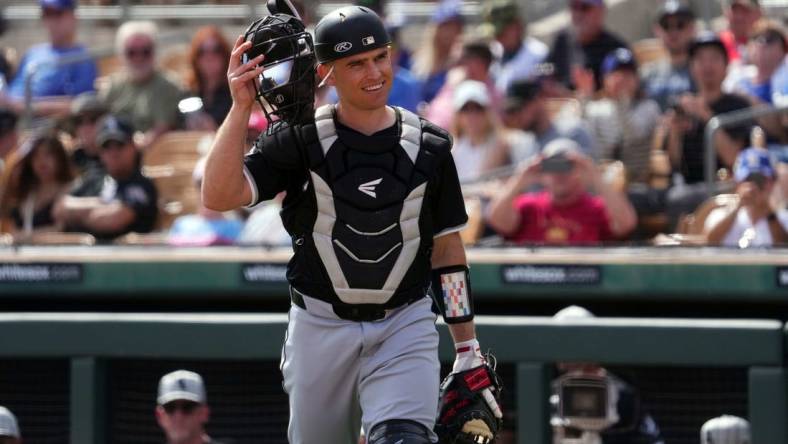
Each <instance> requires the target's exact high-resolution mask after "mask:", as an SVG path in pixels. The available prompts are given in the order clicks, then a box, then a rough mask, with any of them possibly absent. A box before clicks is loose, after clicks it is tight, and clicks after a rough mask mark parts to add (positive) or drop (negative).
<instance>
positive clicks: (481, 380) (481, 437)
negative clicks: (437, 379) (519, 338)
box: [435, 356, 503, 444]
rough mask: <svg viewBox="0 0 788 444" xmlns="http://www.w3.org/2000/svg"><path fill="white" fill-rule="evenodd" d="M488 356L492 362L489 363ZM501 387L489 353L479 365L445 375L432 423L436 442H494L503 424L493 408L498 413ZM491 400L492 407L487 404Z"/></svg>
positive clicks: (482, 443)
mask: <svg viewBox="0 0 788 444" xmlns="http://www.w3.org/2000/svg"><path fill="white" fill-rule="evenodd" d="M491 359H492V362H493V365H490V364H489V361H490V360H491ZM501 389H502V386H501V381H500V379H499V378H498V375H497V374H496V373H495V358H492V357H491V356H488V359H487V362H485V363H484V365H482V366H480V367H476V368H472V369H470V370H465V371H461V372H457V373H451V374H450V375H449V376H447V377H446V379H444V380H443V382H442V383H441V388H440V402H439V404H438V419H437V421H436V423H435V433H437V435H438V438H439V441H438V442H439V443H440V444H488V443H491V442H493V441H495V438H496V437H497V436H498V431H499V430H500V429H501V426H502V424H503V421H502V420H501V418H500V417H496V414H495V411H494V410H493V408H496V409H498V415H499V416H500V407H499V406H500V396H501ZM485 392H487V393H485ZM490 398H492V399H490ZM491 403H492V404H493V405H494V406H495V407H491V405H490V404H491Z"/></svg>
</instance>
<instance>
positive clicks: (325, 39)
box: [315, 6, 391, 63]
mask: <svg viewBox="0 0 788 444" xmlns="http://www.w3.org/2000/svg"><path fill="white" fill-rule="evenodd" d="M390 43H391V37H389V33H388V32H387V31H386V27H385V25H383V21H381V20H380V17H378V15H377V14H375V12H374V11H372V10H371V9H369V8H365V7H363V6H346V7H344V8H339V9H336V10H334V11H331V12H330V13H328V14H326V16H325V17H323V18H322V19H321V20H320V22H319V23H318V24H317V26H315V52H316V53H317V61H318V62H320V63H326V62H331V61H333V60H336V59H340V58H342V57H348V56H352V55H356V54H359V53H362V52H365V51H370V50H372V49H377V48H381V47H383V46H387V45H389V44H390Z"/></svg>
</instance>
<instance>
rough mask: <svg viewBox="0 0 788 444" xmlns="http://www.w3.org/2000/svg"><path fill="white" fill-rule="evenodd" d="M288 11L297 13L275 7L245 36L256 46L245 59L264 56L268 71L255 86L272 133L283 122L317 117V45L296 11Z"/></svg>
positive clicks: (259, 78) (256, 22)
mask: <svg viewBox="0 0 788 444" xmlns="http://www.w3.org/2000/svg"><path fill="white" fill-rule="evenodd" d="M271 9H272V8H271V6H269V10H271ZM288 12H291V13H292V14H295V16H294V15H291V14H286V13H282V12H276V10H275V9H274V10H272V11H271V13H272V15H269V16H266V17H263V18H261V19H259V20H257V21H255V22H254V23H252V24H251V25H250V26H249V28H248V29H247V30H246V33H245V35H244V39H245V40H247V41H250V42H252V47H251V48H249V50H247V51H246V53H244V55H243V62H244V63H246V62H247V61H249V60H251V59H253V58H255V57H257V56H258V55H260V54H263V55H264V58H263V61H262V63H261V66H262V67H263V68H264V70H263V72H262V74H260V75H259V76H258V77H257V79H256V80H255V82H254V87H255V90H256V92H257V101H258V103H260V106H261V107H262V109H263V112H264V113H265V117H266V119H267V120H268V123H269V124H268V130H267V131H268V132H269V133H270V132H274V131H276V129H277V128H279V127H280V126H281V123H282V122H287V123H289V124H295V123H300V122H304V121H306V120H308V119H311V118H313V117H314V100H315V51H314V44H313V43H312V36H311V35H310V34H309V33H308V32H307V31H306V30H305V29H304V24H303V23H302V22H301V20H300V19H299V18H298V17H297V14H296V13H295V11H288Z"/></svg>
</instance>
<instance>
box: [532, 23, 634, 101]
mask: <svg viewBox="0 0 788 444" xmlns="http://www.w3.org/2000/svg"><path fill="white" fill-rule="evenodd" d="M618 48H629V45H627V44H626V42H624V40H622V39H621V38H620V37H618V36H616V35H615V34H612V33H610V32H608V31H606V30H602V32H601V33H599V35H598V36H597V38H595V39H594V40H593V41H591V42H589V43H586V44H582V45H579V44H577V43H576V41H575V40H574V39H573V38H572V35H571V33H570V31H561V32H559V33H558V35H557V36H556V37H555V40H554V41H553V47H552V48H551V49H550V53H549V54H548V55H547V62H548V63H551V64H552V65H553V69H554V71H553V76H554V77H555V79H556V80H558V81H559V82H561V83H563V84H564V85H565V86H567V87H569V88H573V87H574V85H573V83H572V66H575V65H579V66H583V67H585V68H587V69H590V70H592V71H593V72H594V82H595V83H596V89H600V88H601V87H602V61H603V60H605V57H606V56H607V55H608V54H609V53H610V52H612V51H614V50H616V49H618Z"/></svg>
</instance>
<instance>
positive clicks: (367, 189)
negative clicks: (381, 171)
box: [358, 177, 383, 198]
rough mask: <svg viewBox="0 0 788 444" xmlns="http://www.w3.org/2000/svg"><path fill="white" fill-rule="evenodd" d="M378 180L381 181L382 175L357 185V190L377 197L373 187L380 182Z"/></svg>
mask: <svg viewBox="0 0 788 444" xmlns="http://www.w3.org/2000/svg"><path fill="white" fill-rule="evenodd" d="M380 182H383V178H382V177H381V178H380V179H375V180H370V181H369V182H366V183H362V184H361V185H359V186H358V190H359V191H361V192H362V193H364V194H366V195H367V196H372V197H375V198H377V197H378V195H377V194H375V187H377V186H378V185H379V184H380Z"/></svg>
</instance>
